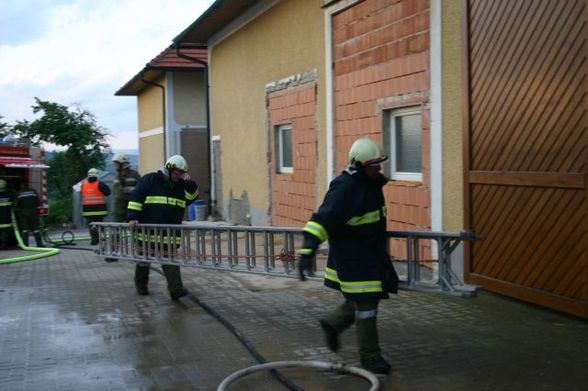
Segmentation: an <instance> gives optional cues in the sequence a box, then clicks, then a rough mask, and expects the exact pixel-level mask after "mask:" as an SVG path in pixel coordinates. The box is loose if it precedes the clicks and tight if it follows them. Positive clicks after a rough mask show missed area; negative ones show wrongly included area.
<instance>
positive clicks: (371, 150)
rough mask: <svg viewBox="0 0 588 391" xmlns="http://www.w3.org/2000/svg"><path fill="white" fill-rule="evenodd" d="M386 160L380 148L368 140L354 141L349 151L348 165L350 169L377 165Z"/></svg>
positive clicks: (386, 157)
mask: <svg viewBox="0 0 588 391" xmlns="http://www.w3.org/2000/svg"><path fill="white" fill-rule="evenodd" d="M386 160H388V156H386V155H384V153H383V148H382V146H381V145H380V144H378V143H376V142H375V141H374V140H371V139H369V138H360V139H357V140H355V142H354V143H353V145H352V146H351V148H350V149H349V165H350V166H351V167H355V168H360V167H366V166H371V165H378V164H380V163H382V162H384V161H386Z"/></svg>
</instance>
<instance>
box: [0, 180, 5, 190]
mask: <svg viewBox="0 0 588 391" xmlns="http://www.w3.org/2000/svg"><path fill="white" fill-rule="evenodd" d="M4 189H6V181H5V180H4V179H0V190H4Z"/></svg>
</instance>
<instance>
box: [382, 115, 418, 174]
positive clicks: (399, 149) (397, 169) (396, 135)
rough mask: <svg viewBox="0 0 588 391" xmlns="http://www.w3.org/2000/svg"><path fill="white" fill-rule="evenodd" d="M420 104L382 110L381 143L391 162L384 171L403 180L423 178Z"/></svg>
mask: <svg viewBox="0 0 588 391" xmlns="http://www.w3.org/2000/svg"><path fill="white" fill-rule="evenodd" d="M421 117H422V115H421V109H420V107H406V108H402V109H392V110H387V111H386V112H384V143H385V149H386V153H387V154H388V156H390V162H389V164H388V165H387V166H386V170H385V172H386V175H388V176H389V177H390V178H391V179H396V180H405V181H422V180H423V174H422V170H423V164H422V158H423V147H422V145H423V144H422V143H423V140H422V127H421Z"/></svg>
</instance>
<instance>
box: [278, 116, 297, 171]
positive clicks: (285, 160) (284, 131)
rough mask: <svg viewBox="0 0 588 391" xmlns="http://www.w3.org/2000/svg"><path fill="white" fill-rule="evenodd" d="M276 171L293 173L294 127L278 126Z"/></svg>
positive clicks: (288, 125)
mask: <svg viewBox="0 0 588 391" xmlns="http://www.w3.org/2000/svg"><path fill="white" fill-rule="evenodd" d="M275 144H276V148H275V150H276V171H277V172H293V171H294V165H293V163H292V125H291V124H286V125H278V126H276V131H275Z"/></svg>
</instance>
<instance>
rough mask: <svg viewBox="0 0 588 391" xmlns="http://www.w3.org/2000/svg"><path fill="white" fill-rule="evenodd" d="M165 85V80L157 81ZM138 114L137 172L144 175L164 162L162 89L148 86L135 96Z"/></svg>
mask: <svg viewBox="0 0 588 391" xmlns="http://www.w3.org/2000/svg"><path fill="white" fill-rule="evenodd" d="M159 84H162V85H165V80H162V81H160V82H159ZM137 105H138V110H137V113H138V116H139V121H138V122H139V173H140V174H141V175H144V174H146V173H148V172H151V171H154V170H156V169H157V168H159V167H161V166H162V165H163V164H164V163H165V150H164V145H165V138H164V135H163V91H162V89H161V88H159V87H155V86H148V87H146V88H145V89H144V90H143V91H141V93H139V95H138V96H137Z"/></svg>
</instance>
